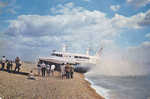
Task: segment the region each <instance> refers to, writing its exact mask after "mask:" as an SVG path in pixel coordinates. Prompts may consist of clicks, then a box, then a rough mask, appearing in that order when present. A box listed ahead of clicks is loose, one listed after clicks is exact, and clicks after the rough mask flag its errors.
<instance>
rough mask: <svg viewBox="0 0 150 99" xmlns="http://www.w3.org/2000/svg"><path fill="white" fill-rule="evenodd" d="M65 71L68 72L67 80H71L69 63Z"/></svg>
mask: <svg viewBox="0 0 150 99" xmlns="http://www.w3.org/2000/svg"><path fill="white" fill-rule="evenodd" d="M65 71H66V78H67V79H69V78H70V65H69V63H67V64H66V66H65Z"/></svg>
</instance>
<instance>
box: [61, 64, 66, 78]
mask: <svg viewBox="0 0 150 99" xmlns="http://www.w3.org/2000/svg"><path fill="white" fill-rule="evenodd" d="M60 70H61V77H62V79H63V78H64V76H65V64H64V63H63V64H62V65H60Z"/></svg>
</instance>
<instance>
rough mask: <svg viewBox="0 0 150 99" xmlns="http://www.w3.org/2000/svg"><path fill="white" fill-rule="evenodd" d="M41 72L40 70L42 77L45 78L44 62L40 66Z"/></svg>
mask: <svg viewBox="0 0 150 99" xmlns="http://www.w3.org/2000/svg"><path fill="white" fill-rule="evenodd" d="M41 70H42V77H45V71H46V65H45V63H44V62H43V63H42V64H41Z"/></svg>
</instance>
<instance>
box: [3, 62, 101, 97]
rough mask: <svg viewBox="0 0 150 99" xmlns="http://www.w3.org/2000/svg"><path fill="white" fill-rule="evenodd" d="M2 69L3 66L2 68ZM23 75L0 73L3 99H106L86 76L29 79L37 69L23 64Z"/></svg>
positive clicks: (55, 76)
mask: <svg viewBox="0 0 150 99" xmlns="http://www.w3.org/2000/svg"><path fill="white" fill-rule="evenodd" d="M0 67H1V66H0ZM21 69H22V70H21V72H24V73H22V74H14V73H7V72H5V71H0V97H2V99H3V98H4V99H104V98H102V97H101V96H99V95H98V94H97V93H96V91H95V90H94V89H92V88H91V87H90V83H89V82H87V81H86V80H84V76H83V75H82V74H79V73H75V75H74V79H64V80H62V79H61V77H60V73H59V72H55V75H54V76H50V77H38V76H36V80H29V79H27V75H26V74H27V73H29V71H30V70H31V69H32V70H33V71H34V73H35V74H36V68H35V67H34V66H32V65H31V64H25V63H24V64H23V66H22V68H21Z"/></svg>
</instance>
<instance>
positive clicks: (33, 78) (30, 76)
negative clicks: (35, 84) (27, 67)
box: [28, 70, 35, 80]
mask: <svg viewBox="0 0 150 99" xmlns="http://www.w3.org/2000/svg"><path fill="white" fill-rule="evenodd" d="M28 79H31V80H35V77H34V74H33V71H32V70H31V71H30V73H29V75H28Z"/></svg>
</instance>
